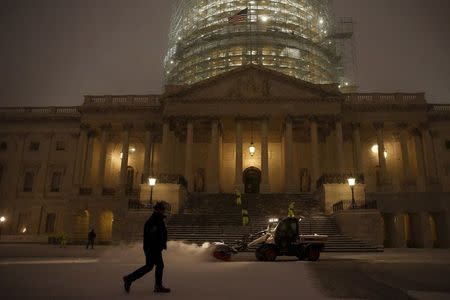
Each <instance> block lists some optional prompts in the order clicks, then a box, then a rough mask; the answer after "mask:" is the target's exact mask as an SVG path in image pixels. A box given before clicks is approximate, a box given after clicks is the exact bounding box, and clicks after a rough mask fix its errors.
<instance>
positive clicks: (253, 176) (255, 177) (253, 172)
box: [243, 167, 261, 194]
mask: <svg viewBox="0 0 450 300" xmlns="http://www.w3.org/2000/svg"><path fill="white" fill-rule="evenodd" d="M243 179H244V180H243V181H244V186H245V193H246V194H258V193H259V185H260V183H261V171H260V170H259V169H258V168H255V167H250V168H247V169H245V171H244V178H243Z"/></svg>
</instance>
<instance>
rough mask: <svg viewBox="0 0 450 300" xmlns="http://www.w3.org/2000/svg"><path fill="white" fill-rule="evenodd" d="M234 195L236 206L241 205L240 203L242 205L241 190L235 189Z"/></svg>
mask: <svg viewBox="0 0 450 300" xmlns="http://www.w3.org/2000/svg"><path fill="white" fill-rule="evenodd" d="M235 196H236V205H237V206H241V205H242V195H241V191H239V190H238V189H236V191H235Z"/></svg>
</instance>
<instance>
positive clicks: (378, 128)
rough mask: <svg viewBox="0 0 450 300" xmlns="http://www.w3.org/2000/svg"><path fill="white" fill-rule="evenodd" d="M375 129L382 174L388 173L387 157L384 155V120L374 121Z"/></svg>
mask: <svg viewBox="0 0 450 300" xmlns="http://www.w3.org/2000/svg"><path fill="white" fill-rule="evenodd" d="M374 127H375V130H376V132H377V145H378V164H379V166H380V170H381V173H382V174H386V157H385V156H384V152H385V148H384V137H383V128H384V124H383V123H382V122H376V123H374Z"/></svg>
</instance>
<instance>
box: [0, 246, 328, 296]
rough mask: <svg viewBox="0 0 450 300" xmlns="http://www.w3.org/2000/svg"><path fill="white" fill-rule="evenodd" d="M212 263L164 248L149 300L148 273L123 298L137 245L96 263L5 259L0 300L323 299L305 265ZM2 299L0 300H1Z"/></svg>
mask: <svg viewBox="0 0 450 300" xmlns="http://www.w3.org/2000/svg"><path fill="white" fill-rule="evenodd" d="M236 258H237V261H232V262H220V261H217V260H215V259H213V258H212V257H211V255H210V251H209V250H208V249H207V248H203V247H198V246H194V245H187V244H183V243H180V242H170V243H169V245H168V251H167V252H164V259H165V266H166V267H165V276H164V284H165V285H166V286H168V287H170V288H171V289H172V293H171V294H168V295H154V294H153V282H154V274H153V272H152V273H150V274H148V275H147V276H146V277H144V278H142V279H141V280H139V281H137V282H135V283H134V284H133V286H132V289H131V293H130V294H128V295H127V294H125V293H124V291H123V287H122V276H123V275H125V274H127V273H129V272H131V271H133V270H134V269H136V268H138V267H140V266H141V265H142V264H143V262H144V256H143V253H142V250H141V245H140V244H136V245H133V246H119V247H110V248H107V249H106V250H104V251H103V253H102V254H101V255H100V256H99V257H95V256H93V257H84V258H79V259H73V258H70V257H59V258H56V257H51V258H27V259H20V258H15V259H9V260H4V261H3V262H2V263H0V275H1V283H0V286H1V292H0V293H1V294H2V295H5V296H7V298H4V299H12V298H13V297H14V299H17V298H20V299H22V298H30V299H49V298H58V299H59V298H64V299H68V298H69V299H72V298H73V299H75V298H76V299H88V298H89V299H149V298H153V297H158V298H164V299H199V300H203V299H205V300H211V299H293V298H297V297H301V298H303V299H324V298H325V297H324V296H323V295H322V293H321V292H320V290H319V288H318V286H317V285H316V283H315V282H314V281H313V279H312V276H311V274H310V273H309V271H308V269H307V267H306V265H307V264H308V262H299V261H296V260H291V261H278V262H273V263H261V262H256V261H254V260H253V257H251V256H248V257H247V256H245V255H244V256H243V257H239V256H238V257H236ZM2 298H3V297H2Z"/></svg>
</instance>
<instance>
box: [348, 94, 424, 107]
mask: <svg viewBox="0 0 450 300" xmlns="http://www.w3.org/2000/svg"><path fill="white" fill-rule="evenodd" d="M424 103H425V94H423V93H420V94H404V93H395V94H380V93H372V94H347V95H346V98H345V104H351V105H355V104H356V105H357V104H424Z"/></svg>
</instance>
